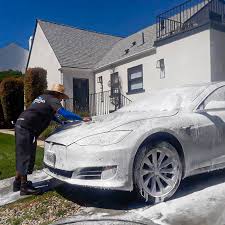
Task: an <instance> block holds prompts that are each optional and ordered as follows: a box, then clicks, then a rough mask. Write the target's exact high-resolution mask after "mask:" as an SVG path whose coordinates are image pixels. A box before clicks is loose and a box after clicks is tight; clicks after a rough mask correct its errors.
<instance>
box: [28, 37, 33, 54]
mask: <svg viewBox="0 0 225 225" xmlns="http://www.w3.org/2000/svg"><path fill="white" fill-rule="evenodd" d="M32 42H33V36H30V38H29V51H30V49H31V46H32Z"/></svg>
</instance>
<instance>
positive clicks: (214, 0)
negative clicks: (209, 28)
mask: <svg viewBox="0 0 225 225" xmlns="http://www.w3.org/2000/svg"><path fill="white" fill-rule="evenodd" d="M224 15H225V1H224V0H188V1H186V2H184V3H183V4H180V5H178V6H176V7H174V8H172V9H170V10H168V11H166V12H164V13H161V14H160V15H158V16H157V17H156V24H157V28H156V37H157V40H160V39H162V38H165V37H168V36H171V35H174V34H176V33H179V32H181V31H185V30H189V29H192V28H193V27H196V26H199V25H201V24H204V23H205V22H207V21H209V20H210V19H214V20H217V21H221V22H224Z"/></svg>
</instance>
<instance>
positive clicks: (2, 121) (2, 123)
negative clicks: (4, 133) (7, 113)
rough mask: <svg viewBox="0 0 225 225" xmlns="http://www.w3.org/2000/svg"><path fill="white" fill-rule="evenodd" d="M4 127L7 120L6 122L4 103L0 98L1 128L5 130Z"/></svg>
mask: <svg viewBox="0 0 225 225" xmlns="http://www.w3.org/2000/svg"><path fill="white" fill-rule="evenodd" d="M4 125H5V120H4V114H3V109H2V103H1V98H0V128H4Z"/></svg>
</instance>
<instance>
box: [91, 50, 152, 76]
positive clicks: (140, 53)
mask: <svg viewBox="0 0 225 225" xmlns="http://www.w3.org/2000/svg"><path fill="white" fill-rule="evenodd" d="M155 50H156V48H155V47H152V48H150V49H147V50H144V51H142V52H138V53H135V54H133V55H130V56H128V57H126V58H123V59H119V60H116V61H114V62H111V63H109V64H106V65H104V66H101V67H98V68H96V69H94V72H98V71H100V70H104V69H106V68H108V67H110V66H115V65H117V64H119V63H122V62H124V61H128V60H130V59H133V58H135V57H140V56H141V55H144V54H151V53H153V52H154V51H155Z"/></svg>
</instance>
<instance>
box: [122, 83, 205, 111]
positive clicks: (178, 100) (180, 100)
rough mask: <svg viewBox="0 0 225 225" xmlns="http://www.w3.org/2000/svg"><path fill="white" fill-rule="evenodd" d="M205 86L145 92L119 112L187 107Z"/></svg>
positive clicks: (170, 109) (172, 109) (168, 109)
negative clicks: (139, 98)
mask: <svg viewBox="0 0 225 225" xmlns="http://www.w3.org/2000/svg"><path fill="white" fill-rule="evenodd" d="M206 87H207V86H194V87H182V88H173V89H164V90H160V91H154V92H152V93H148V94H145V95H143V96H142V97H141V100H136V101H135V102H133V103H131V104H130V105H128V106H126V107H123V108H121V109H120V110H119V111H120V112H139V111H142V112H143V111H146V112H149V111H174V110H179V109H181V108H187V107H188V106H189V105H190V104H191V103H192V102H193V101H194V100H195V99H196V97H197V96H198V95H199V94H200V93H202V91H204V90H205V89H206Z"/></svg>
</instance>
